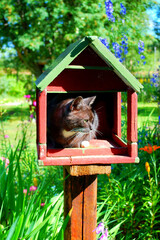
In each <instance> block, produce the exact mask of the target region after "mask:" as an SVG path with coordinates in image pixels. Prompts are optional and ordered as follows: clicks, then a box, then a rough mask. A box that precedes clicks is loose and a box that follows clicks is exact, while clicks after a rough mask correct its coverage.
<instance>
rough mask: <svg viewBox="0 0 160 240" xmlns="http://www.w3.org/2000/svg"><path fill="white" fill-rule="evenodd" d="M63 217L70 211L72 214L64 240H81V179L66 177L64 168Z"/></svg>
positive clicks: (66, 173)
mask: <svg viewBox="0 0 160 240" xmlns="http://www.w3.org/2000/svg"><path fill="white" fill-rule="evenodd" d="M64 179H65V181H64V217H66V216H67V214H68V213H69V211H70V210H71V209H72V214H71V218H70V221H69V223H68V225H67V228H66V229H65V232H64V239H65V240H82V239H83V237H82V221H83V220H82V218H83V185H84V183H83V182H84V178H83V177H71V176H69V177H68V172H67V171H66V169H65V168H64Z"/></svg>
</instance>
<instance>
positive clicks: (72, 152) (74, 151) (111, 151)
mask: <svg viewBox="0 0 160 240" xmlns="http://www.w3.org/2000/svg"><path fill="white" fill-rule="evenodd" d="M126 147H127V146H123V147H121V146H119V147H117V146H116V147H108V148H103V147H102V148H63V149H48V150H47V157H72V156H93V155H126V154H127V149H126Z"/></svg>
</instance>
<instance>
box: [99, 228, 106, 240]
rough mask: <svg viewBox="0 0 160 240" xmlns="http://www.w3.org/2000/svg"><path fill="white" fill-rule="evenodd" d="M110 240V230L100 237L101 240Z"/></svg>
mask: <svg viewBox="0 0 160 240" xmlns="http://www.w3.org/2000/svg"><path fill="white" fill-rule="evenodd" d="M107 239H108V229H106V231H105V233H104V234H103V235H102V236H101V237H100V239H99V240H107Z"/></svg>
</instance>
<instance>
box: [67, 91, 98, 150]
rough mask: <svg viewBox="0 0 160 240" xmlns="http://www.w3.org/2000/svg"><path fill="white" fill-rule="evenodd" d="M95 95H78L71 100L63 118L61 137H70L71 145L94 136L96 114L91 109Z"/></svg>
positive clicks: (96, 125) (96, 123)
mask: <svg viewBox="0 0 160 240" xmlns="http://www.w3.org/2000/svg"><path fill="white" fill-rule="evenodd" d="M95 98H96V97H89V98H84V99H83V98H82V97H80V96H78V97H77V98H75V99H74V100H72V102H71V104H70V106H69V109H68V114H66V117H65V118H64V120H63V131H62V134H63V137H66V139H67V138H68V140H69V139H70V145H71V146H74V145H75V146H80V144H81V142H82V141H84V140H87V141H89V140H91V139H93V138H95V136H96V130H97V127H98V116H97V114H96V112H95V111H93V110H92V104H93V102H94V101H95Z"/></svg>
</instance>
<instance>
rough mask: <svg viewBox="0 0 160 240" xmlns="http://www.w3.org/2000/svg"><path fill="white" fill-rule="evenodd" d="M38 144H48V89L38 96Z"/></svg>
mask: <svg viewBox="0 0 160 240" xmlns="http://www.w3.org/2000/svg"><path fill="white" fill-rule="evenodd" d="M38 98H39V100H38V106H37V107H38V120H37V125H38V142H39V143H43V144H45V143H46V136H47V133H46V131H47V127H46V126H47V91H46V89H45V90H44V91H43V92H39V94H38Z"/></svg>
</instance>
